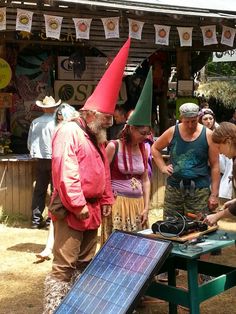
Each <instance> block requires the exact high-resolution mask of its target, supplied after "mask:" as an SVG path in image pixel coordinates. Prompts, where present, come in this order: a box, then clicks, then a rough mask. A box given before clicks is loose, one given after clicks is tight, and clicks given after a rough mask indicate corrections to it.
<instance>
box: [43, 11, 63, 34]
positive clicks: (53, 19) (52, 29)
mask: <svg viewBox="0 0 236 314" xmlns="http://www.w3.org/2000/svg"><path fill="white" fill-rule="evenodd" d="M44 19H45V28H46V37H48V38H55V39H60V35H61V24H62V20H63V17H61V16H54V15H46V14H44Z"/></svg>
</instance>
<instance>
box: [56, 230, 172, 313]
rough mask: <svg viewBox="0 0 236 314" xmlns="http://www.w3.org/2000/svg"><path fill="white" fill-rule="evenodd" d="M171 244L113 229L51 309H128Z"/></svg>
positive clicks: (79, 310)
mask: <svg viewBox="0 0 236 314" xmlns="http://www.w3.org/2000/svg"><path fill="white" fill-rule="evenodd" d="M171 248H172V244H171V242H169V241H164V240H160V239H155V238H149V237H147V236H144V235H142V234H136V233H128V232H123V231H114V232H113V233H112V234H111V236H110V237H109V239H108V240H107V241H106V243H105V244H104V246H103V247H102V248H101V249H100V251H99V252H98V253H97V255H96V256H95V257H94V259H93V260H92V262H91V263H90V264H89V266H88V267H87V268H86V269H85V271H84V272H83V274H82V275H81V276H80V277H79V279H78V280H77V281H76V282H75V284H74V286H73V287H72V288H71V290H70V291H69V293H68V294H67V296H66V297H65V298H64V299H63V301H62V303H61V304H60V305H59V307H58V308H57V310H56V311H55V313H57V314H65V313H66V314H79V313H87V314H92V313H94V314H98V313H102V314H119V313H132V311H133V309H134V308H135V305H136V303H137V301H138V300H139V298H140V296H141V295H143V293H144V291H145V290H146V288H147V286H148V283H150V281H151V279H152V277H153V276H154V274H155V273H156V272H157V271H158V270H159V269H160V267H161V266H162V264H163V263H164V261H165V259H166V258H167V256H168V255H169V253H170V251H171Z"/></svg>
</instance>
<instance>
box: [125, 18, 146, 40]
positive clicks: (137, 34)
mask: <svg viewBox="0 0 236 314" xmlns="http://www.w3.org/2000/svg"><path fill="white" fill-rule="evenodd" d="M128 21H129V37H130V38H135V39H138V40H141V39H142V31H143V25H144V22H140V21H136V20H132V19H128Z"/></svg>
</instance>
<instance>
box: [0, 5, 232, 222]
mask: <svg viewBox="0 0 236 314" xmlns="http://www.w3.org/2000/svg"><path fill="white" fill-rule="evenodd" d="M169 2H170V1H169ZM169 2H168V1H165V0H159V1H158V0H147V1H141V0H139V1H132V0H124V1H123V0H122V1H121V0H106V1H105V0H99V1H93V0H80V1H75V0H64V1H63V0H60V1H57V0H28V1H8V0H1V1H0V58H1V59H3V60H6V61H7V62H8V63H9V64H10V66H11V68H12V72H13V73H12V80H11V82H10V83H9V85H7V86H4V88H2V89H1V84H0V96H1V94H3V93H6V94H12V95H13V97H12V108H9V106H8V107H7V106H5V107H4V105H3V102H1V101H0V107H1V109H0V113H1V119H0V122H2V123H3V124H4V119H5V120H6V121H7V123H8V128H9V130H8V131H10V132H13V133H14V132H15V134H16V137H15V140H16V142H17V141H18V142H17V143H18V144H16V145H15V147H16V152H17V153H18V154H19V155H18V154H15V155H14V156H8V155H6V156H3V157H2V158H1V159H0V208H1V209H2V211H3V212H4V213H6V214H10V213H21V214H23V215H25V216H28V217H29V216H30V215H31V213H30V204H31V195H32V187H33V181H34V167H33V165H34V162H33V161H32V160H30V159H29V158H28V157H27V156H26V155H22V153H21V149H22V145H23V144H22V142H21V141H20V139H21V138H24V140H25V138H26V136H27V132H26V131H27V128H28V127H29V124H30V122H31V120H32V119H33V117H34V115H33V114H32V112H36V108H35V106H34V102H35V100H36V98H37V97H42V93H43V92H44V91H43V88H45V86H44V85H43V83H45V82H40V80H41V76H40V79H39V82H37V84H38V85H37V88H36V87H35V86H34V84H33V82H34V81H36V80H35V77H36V75H37V72H36V71H37V70H38V69H39V68H40V71H41V72H42V73H41V72H40V73H41V74H40V75H44V79H45V71H43V70H44V69H45V66H47V65H48V63H46V62H44V63H43V62H42V63H37V62H39V61H38V60H40V58H41V57H42V54H43V53H44V52H46V53H48V52H50V51H53V52H54V56H56V58H53V60H52V63H53V74H54V80H58V77H57V76H58V57H60V56H63V54H61V53H65V51H67V49H68V53H69V55H68V56H70V55H73V52H75V51H76V52H77V53H78V52H83V55H85V56H86V57H87V56H88V57H97V58H99V57H104V58H107V61H108V62H109V60H110V59H112V58H113V57H114V56H115V55H116V53H117V52H118V50H119V48H120V47H121V46H122V44H123V43H124V41H125V40H126V39H127V37H128V36H129V35H130V27H131V25H133V26H135V25H136V27H141V26H140V25H142V31H141V38H140V39H132V44H131V48H130V53H129V59H128V64H127V68H126V74H127V75H132V74H133V73H134V72H135V70H136V69H137V68H138V67H139V66H140V65H142V63H143V62H144V60H148V63H149V64H152V65H153V66H154V80H155V82H154V83H155V87H156V89H157V91H158V93H159V94H161V95H162V96H161V97H159V99H158V101H159V103H160V104H161V106H160V115H161V116H162V117H163V118H164V117H165V112H166V111H165V108H166V106H167V104H166V93H167V90H168V79H169V75H170V67H171V66H172V65H174V66H177V78H178V80H183V81H191V80H193V74H194V73H196V71H197V70H200V68H201V67H202V66H203V65H204V64H205V63H206V61H207V59H208V57H209V55H210V53H212V52H213V51H225V50H229V49H234V48H235V39H234V36H235V23H236V4H234V2H232V1H229V0H225V1H223V2H222V1H217V0H216V1H214V3H213V4H211V3H210V4H209V3H207V2H206V1H201V0H196V1H195V2H194V4H190V3H189V1H185V0H182V1H178V0H173V1H171V3H172V4H170V3H169ZM3 8H5V10H6V14H5V16H4V15H1V9H3ZM19 10H23V11H29V12H32V13H33V17H32V27H31V30H30V32H25V31H19V30H16V24H17V17H18V14H19ZM45 15H48V16H55V17H62V18H63V19H62V24H61V30H60V36H59V39H55V38H50V37H47V36H46V27H45ZM114 17H118V18H119V27H118V28H119V36H118V37H117V36H116V37H111V38H107V39H106V37H105V29H104V24H103V22H102V19H104V18H108V19H109V18H114ZM4 18H5V21H6V27H5V28H4V26H3V22H4ZM74 18H82V19H91V26H90V32H89V39H82V38H77V39H76V30H75V23H74V20H73V19H74ZM1 23H2V24H1ZM140 23H141V24H140ZM160 26H163V27H162V28H161V29H160ZM208 26H209V27H208ZM166 27H169V28H166ZM204 27H207V28H204ZM212 27H213V28H212ZM180 28H182V29H180ZM183 28H186V29H185V30H183ZM168 29H169V36H168V41H164V42H161V41H158V38H159V37H160V36H163V34H164V33H163V31H165V32H166V30H168ZM134 30H135V29H134V28H133V32H134ZM212 30H213V31H215V33H214V35H215V42H214V44H212V42H211V41H209V42H208V43H207V44H206V43H205V42H204V36H206V37H207V36H210V37H211V36H212V35H213V34H210V33H207V32H208V31H212ZM131 31H132V28H131ZM226 31H230V32H231V33H230V35H229V33H226ZM186 32H187V33H188V34H187V33H186ZM181 34H182V35H181ZM207 34H208V35H207ZM227 34H228V35H227ZM137 35H138V34H137ZM189 35H190V36H191V44H189V43H188V45H186V40H187V41H188V40H190V38H189V37H187V36H189ZM158 36H159V37H158ZM181 36H182V37H183V38H182V39H184V36H185V42H181ZM222 36H224V37H225V38H226V37H227V36H230V37H231V36H233V44H232V42H231V44H232V45H229V41H228V42H227V41H223V44H222V38H223V37H222ZM159 39H160V38H159ZM226 39H227V38H226ZM231 39H232V37H231ZM209 43H210V44H209ZM29 51H30V52H31V54H29ZM27 54H28V56H29V58H28V59H27V58H26V57H27ZM19 56H20V57H19ZM36 56H37V58H36ZM36 59H37V60H36ZM29 60H30V62H29ZM36 61H37V62H36ZM44 61H45V59H44ZM23 62H25V64H27V66H28V70H29V69H30V70H31V76H30V78H31V79H29V78H28V81H26V82H24V81H23V80H21V77H20V76H19V71H20V70H21V71H23V70H22V63H23ZM20 66H21V69H20V70H19V67H20ZM95 66H96V64H95ZM42 68H43V70H42ZM33 69H35V72H32V71H33ZM21 73H23V72H21ZM46 79H49V77H47V78H46ZM46 79H45V80H46ZM0 81H1V76H0ZM77 81H79V79H78V78H77ZM23 83H25V84H24V85H22V84H23ZM39 83H40V84H39ZM17 84H18V85H17ZM53 84H54V82H52V85H51V87H52V89H53V87H54V86H53ZM67 85H69V84H67ZM27 88H28V89H29V91H28V94H26V89H27ZM34 88H36V90H37V94H36V93H35V91H34ZM72 88H73V86H72V87H70V88H69V90H68V92H67V91H66V93H64V94H65V95H66V96H65V97H67V96H68V93H69V94H70V90H71V89H72ZM75 89H76V88H75ZM77 89H78V87H77ZM16 90H17V92H16ZM154 90H155V88H154ZM91 91H92V89H91ZM17 93H18V94H20V96H19V95H18V94H17ZM27 95H28V96H29V95H31V98H29V97H28V96H27ZM24 96H25V98H27V97H28V99H24ZM26 96H27V97H26ZM86 96H88V95H86ZM68 97H69V96H68ZM0 100H1V97H0ZM62 100H68V99H67V98H65V99H62ZM24 101H25V103H27V109H25V108H26V107H24V110H23V111H21V112H20V113H19V108H22V107H23V103H24ZM36 113H37V112H36ZM37 114H38V113H37ZM163 121H164V119H163ZM164 128H165V124H164V125H163V126H162V129H164ZM19 130H20V131H19ZM22 152H23V153H26V152H27V151H24V150H23V149H22ZM155 171H156V174H155V176H154V180H155V182H154V184H153V196H152V204H153V206H159V205H160V204H161V203H162V201H163V189H164V184H165V178H164V177H163V176H162V175H161V174H160V173H158V170H155Z"/></svg>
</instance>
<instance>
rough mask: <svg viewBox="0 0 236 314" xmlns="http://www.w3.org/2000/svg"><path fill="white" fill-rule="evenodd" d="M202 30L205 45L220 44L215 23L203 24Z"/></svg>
mask: <svg viewBox="0 0 236 314" xmlns="http://www.w3.org/2000/svg"><path fill="white" fill-rule="evenodd" d="M201 30H202V36H203V45H204V46H208V45H215V44H218V41H217V38H216V26H215V25H208V26H201Z"/></svg>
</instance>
